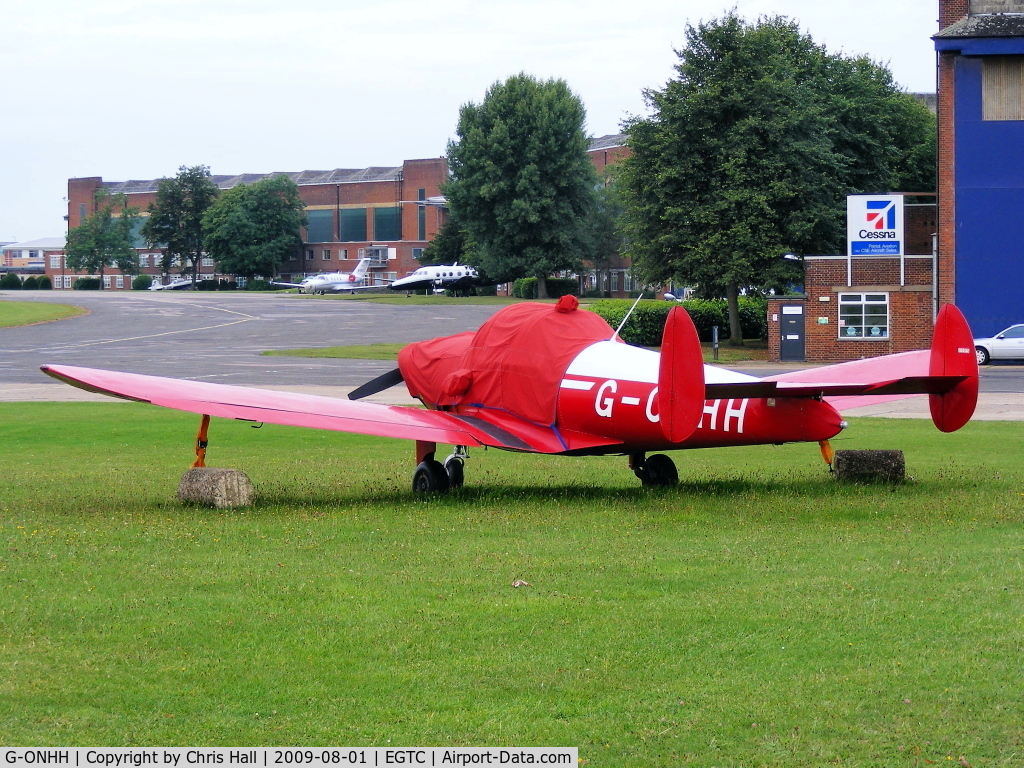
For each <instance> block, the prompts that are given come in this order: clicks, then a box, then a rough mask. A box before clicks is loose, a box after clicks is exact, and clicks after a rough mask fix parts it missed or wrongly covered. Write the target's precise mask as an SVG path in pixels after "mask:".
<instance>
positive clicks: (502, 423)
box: [42, 365, 618, 453]
mask: <svg viewBox="0 0 1024 768" xmlns="http://www.w3.org/2000/svg"><path fill="white" fill-rule="evenodd" d="M42 370H43V372H44V373H46V374H48V375H50V376H52V377H53V378H55V379H59V380H60V381H63V382H65V383H66V384H70V385H72V386H74V387H78V388H79V389H84V390H86V391H89V392H97V393H99V394H102V395H110V396H111V397H119V398H122V399H125V400H135V401H137V402H142V403H151V404H153V405H160V406H163V407H165V408H173V409H175V410H179V411H189V412H191V413H199V414H207V415H209V416H219V417H222V418H226V419H242V420H244V421H258V422H265V423H267V424H283V425H286V426H292V427H310V428H313V429H329V430H334V431H339V432H354V433H356V434H361V435H377V436H380V437H397V438H402V439H406V440H422V441H425V442H433V443H447V444H449V445H466V446H481V445H486V446H490V447H492V448H504V449H510V450H519V451H537V452H541V453H561V452H563V451H569V450H581V449H586V448H592V447H596V446H604V445H613V444H615V443H616V442H618V441H615V440H610V439H608V438H602V437H597V436H594V435H584V434H580V433H566V434H564V435H561V436H560V435H559V434H558V433H557V432H555V430H553V429H551V428H546V427H540V426H537V425H534V424H530V423H528V422H523V421H522V420H520V419H515V418H502V415H501V414H500V412H498V413H495V414H494V415H493V417H492V414H489V413H488V412H487V411H481V412H479V413H477V414H475V415H473V416H463V415H457V414H453V413H447V412H444V411H431V410H425V409H422V408H411V407H407V406H394V405H379V404H377V403H363V402H356V401H353V400H341V399H338V398H333V397H321V396H318V395H303V394H297V393H293V392H275V391H271V390H266V389H250V388H249V387H234V386H229V385H226V384H211V383H208V382H203V381H185V380H182V379H169V378H164V377H162V376H143V375H141V374H136V373H120V372H117V371H104V370H100V369H96V368H79V367H76V366H70V365H44V366H42Z"/></svg>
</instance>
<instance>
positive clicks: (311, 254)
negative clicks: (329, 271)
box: [306, 248, 316, 261]
mask: <svg viewBox="0 0 1024 768" xmlns="http://www.w3.org/2000/svg"><path fill="white" fill-rule="evenodd" d="M314 258H316V254H315V253H314V252H313V249H312V248H307V249H306V261H313V259H314Z"/></svg>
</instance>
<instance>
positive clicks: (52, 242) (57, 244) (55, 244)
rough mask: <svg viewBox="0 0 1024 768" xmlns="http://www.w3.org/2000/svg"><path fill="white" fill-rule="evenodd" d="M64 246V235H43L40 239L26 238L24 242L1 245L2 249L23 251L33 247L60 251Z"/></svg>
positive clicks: (41, 249)
mask: <svg viewBox="0 0 1024 768" xmlns="http://www.w3.org/2000/svg"><path fill="white" fill-rule="evenodd" d="M63 247H64V238H63V237H41V238H39V239H38V240H26V241H25V242H23V243H8V244H7V245H4V246H0V250H4V251H21V250H27V249H32V250H39V251H59V250H61V249H62V248H63Z"/></svg>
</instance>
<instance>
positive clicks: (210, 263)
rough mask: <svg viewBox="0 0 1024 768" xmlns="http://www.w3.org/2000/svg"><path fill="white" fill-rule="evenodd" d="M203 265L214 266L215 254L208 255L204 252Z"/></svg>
mask: <svg viewBox="0 0 1024 768" xmlns="http://www.w3.org/2000/svg"><path fill="white" fill-rule="evenodd" d="M203 266H204V267H212V266H213V256H207V255H206V254H203Z"/></svg>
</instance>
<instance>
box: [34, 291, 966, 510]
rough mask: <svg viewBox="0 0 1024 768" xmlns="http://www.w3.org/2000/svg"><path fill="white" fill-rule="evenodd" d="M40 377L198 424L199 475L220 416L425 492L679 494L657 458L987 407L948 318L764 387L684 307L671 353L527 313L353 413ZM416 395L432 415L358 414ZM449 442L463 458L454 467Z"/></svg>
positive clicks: (568, 317) (240, 391)
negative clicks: (395, 448)
mask: <svg viewBox="0 0 1024 768" xmlns="http://www.w3.org/2000/svg"><path fill="white" fill-rule="evenodd" d="M42 370H43V371H44V372H46V373H47V374H49V375H50V376H53V377H54V378H57V379H60V380H61V381H64V382H66V383H68V384H71V385H73V386H76V387H80V388H81V389H85V390H88V391H91V392H99V393H102V394H106V395H111V396H113V397H121V398H124V399H127V400H136V401H140V402H148V403H152V404H154V405H161V406H164V407H167V408H176V409H178V410H182V411H190V412H193V413H197V414H202V415H203V418H202V425H201V427H200V432H199V436H198V439H197V448H196V453H197V456H198V459H197V461H196V464H195V465H194V466H202V465H203V459H204V457H205V451H206V440H207V426H208V424H209V419H210V416H219V417H223V418H231V419H240V420H243V421H256V422H267V423H271V424H288V425H292V426H301V427H313V428H318V429H331V430H340V431H344V432H356V433H360V434H368V435H380V436H384V437H398V438H405V439H409V440H414V441H415V443H416V462H417V466H416V470H415V472H414V474H413V488H414V489H415V490H416V491H421V492H428V491H446V490H447V489H448V488H450V487H458V486H461V485H462V483H463V464H464V461H465V459H466V458H467V455H468V449H469V448H472V447H479V446H487V447H491V448H499V449H503V450H509V451H522V452H529V453H542V454H552V455H563V456H586V455H601V454H617V455H624V456H627V457H628V458H629V466H630V468H632V470H633V471H634V473H635V474H636V475H637V477H638V478H639V479H640V480H641V482H642V483H643V484H644V485H645V486H660V485H673V484H675V483H676V482H677V473H676V467H675V464H674V463H673V462H672V459H670V458H669V457H668V456H666V455H665V454H664V453H655V454H654V455H652V456H648V454H649V453H651V452H653V451H665V450H679V449H685V448H710V447H716V446H731V445H759V444H768V443H790V442H817V443H819V444H820V446H821V452H822V455H823V456H824V457H825V459H826V461H828V462H829V463H831V458H832V450H831V447H830V446H829V443H828V441H829V439H830V438H832V437H834V436H835V435H837V434H838V433H839V432H840V431H842V430H843V429H845V428H846V427H847V423H846V422H845V421H844V420H843V418H842V416H841V415H840V411H841V410H842V409H844V408H846V407H852V406H853V405H855V404H856V405H866V404H869V403H871V402H879V401H885V400H894V399H898V398H901V397H908V396H911V395H917V394H927V395H928V397H929V400H930V407H931V415H932V420H933V422H934V423H935V425H936V426H937V427H938V428H939V429H940V430H942V431H943V432H952V431H954V430H956V429H959V428H960V427H962V426H963V425H964V424H965V423H967V421H968V420H969V419H970V417H971V415H972V414H973V412H974V407H975V404H976V402H977V398H978V363H977V360H976V358H975V355H974V344H973V343H972V337H971V331H970V328H968V326H967V322H966V320H964V317H963V315H962V314H961V313H960V311H959V310H958V309H957V308H956V307H954V306H953V305H952V304H946V305H945V306H943V307H942V309H941V310H940V311H939V314H938V317H937V318H936V324H935V332H934V335H933V341H932V346H931V350H921V351H917V352H904V353H901V354H896V355H887V356H884V357H876V358H868V359H865V360H858V361H855V362H852V363H841V364H839V365H833V366H827V367H823V368H816V369H811V370H806V371H797V372H793V373H788V374H783V375H779V376H772V377H768V378H765V379H758V378H755V377H753V376H748V375H744V374H742V373H736V372H733V371H728V370H725V369H724V368H718V367H716V366H710V365H704V364H703V361H702V356H701V347H700V341H699V339H698V337H697V331H696V329H695V328H694V325H693V322H692V321H691V320H690V316H689V315H688V314H686V310H684V309H683V308H682V307H678V306H677V307H673V309H672V310H671V312H670V313H669V316H668V321H667V323H666V325H665V331H664V334H663V336H662V347H661V352H660V353H658V352H653V351H650V350H647V349H642V348H639V347H634V346H630V345H628V344H625V343H623V342H621V341H620V340H619V338H618V334H617V332H616V331H613V330H612V328H611V327H610V326H609V325H608V324H607V323H606V322H605V321H604V320H603V319H602V318H601V317H599V316H598V315H596V314H594V313H592V312H587V311H584V310H580V309H578V302H577V300H576V299H575V298H574V297H572V296H563V297H562V298H561V299H560V300H559V301H558V303H557V304H556V305H554V306H552V305H550V304H536V303H529V302H524V303H521V304H513V305H512V306H509V307H505V308H504V309H502V310H500V311H498V312H497V313H495V314H494V315H493V316H492V317H491V318H490V319H489V320H487V321H486V322H485V323H484V324H483V325H482V326H481V327H480V329H479V330H477V331H467V332H465V333H460V334H456V335H455V336H447V337H443V338H437V339H431V340H429V341H421V342H416V343H413V344H410V345H408V346H407V347H405V348H404V349H402V351H401V352H400V353H399V355H398V368H397V369H396V370H393V371H391V372H389V373H387V374H384V375H383V376H379V377H377V378H376V379H374V380H373V381H370V382H367V383H366V384H364V385H363V386H362V387H359V388H358V389H356V390H355V391H353V392H352V393H351V394H350V395H349V398H350V400H339V399H337V398H329V397H318V396H313V395H301V394H290V393H284V392H274V391H268V390H260V389H248V388H245V387H235V386H228V385H223V384H210V383H207V382H199V381H182V380H178V379H168V378H162V377H156V376H141V375H137V374H132V373H118V372H114V371H103V370H96V369H90V368H77V367H72V366H65V365H44V366H42ZM403 381H404V382H405V384H406V386H407V387H408V390H409V393H410V394H411V395H413V396H414V397H416V398H418V399H419V400H420V401H421V402H422V403H423V404H424V405H425V406H426V410H424V409H421V408H411V407H403V406H388V405H378V404H374V403H360V402H352V400H358V399H360V398H363V397H366V396H368V395H371V394H374V393H376V392H379V391H382V390H384V389H387V388H389V387H391V386H394V385H396V384H398V383H400V382H403ZM438 443H446V444H450V445H452V446H454V450H453V451H452V453H451V455H450V456H448V458H447V459H446V460H445V461H444V462H443V463H441V462H439V461H437V460H436V459H435V454H436V451H437V444H438Z"/></svg>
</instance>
